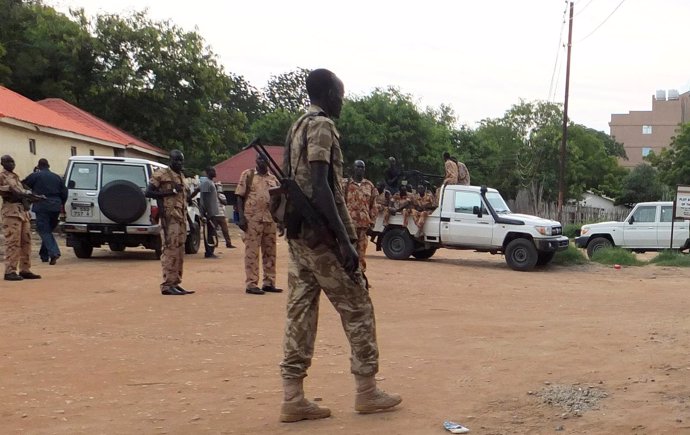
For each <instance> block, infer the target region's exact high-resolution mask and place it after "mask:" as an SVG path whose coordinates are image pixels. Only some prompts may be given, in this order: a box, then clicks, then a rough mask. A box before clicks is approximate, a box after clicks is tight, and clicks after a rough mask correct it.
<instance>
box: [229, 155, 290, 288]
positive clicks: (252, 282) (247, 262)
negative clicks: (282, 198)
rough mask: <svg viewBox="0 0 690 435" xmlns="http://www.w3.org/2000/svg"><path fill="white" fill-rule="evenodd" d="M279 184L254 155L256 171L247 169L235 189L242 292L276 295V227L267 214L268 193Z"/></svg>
mask: <svg viewBox="0 0 690 435" xmlns="http://www.w3.org/2000/svg"><path fill="white" fill-rule="evenodd" d="M279 185H280V182H279V181H278V179H277V178H276V177H275V176H274V175H273V174H270V173H269V172H268V160H267V158H266V157H265V156H263V155H261V154H259V155H257V156H256V169H247V170H245V171H244V172H242V175H240V182H239V184H238V185H237V189H235V195H237V212H238V213H239V215H240V220H239V222H238V226H239V227H240V229H242V231H244V271H245V274H246V276H247V280H246V281H245V291H246V292H247V293H249V294H253V295H262V294H264V293H266V292H271V293H280V292H282V291H283V289H280V288H276V286H275V283H276V231H277V228H276V224H275V222H273V218H272V217H271V212H270V203H271V198H270V196H269V193H268V191H269V190H270V189H272V188H274V187H277V186H279ZM259 250H261V262H262V263H263V267H264V279H263V287H261V288H259V287H258V285H259Z"/></svg>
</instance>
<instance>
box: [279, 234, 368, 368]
mask: <svg viewBox="0 0 690 435" xmlns="http://www.w3.org/2000/svg"><path fill="white" fill-rule="evenodd" d="M288 245H289V252H290V263H289V266H288V288H289V292H288V300H287V322H286V325H285V339H284V341H283V351H284V359H283V361H282V362H281V363H280V368H281V375H282V377H283V378H284V379H300V378H303V377H305V376H307V369H308V368H309V366H311V360H312V356H313V355H314V341H315V340H316V329H317V325H318V319H319V298H320V296H321V290H322V289H323V292H324V293H325V294H326V297H328V299H329V300H330V301H331V304H333V307H334V308H335V310H336V311H337V312H338V314H339V315H340V319H341V322H342V325H343V329H344V330H345V335H346V336H347V339H348V341H349V342H350V371H351V372H352V373H353V374H356V375H360V376H373V375H374V374H376V373H377V372H378V369H379V351H378V346H377V344H376V319H375V316H374V306H373V305H372V303H371V299H370V298H369V291H368V290H367V287H366V283H365V282H364V279H363V277H362V274H361V272H360V271H359V270H358V271H357V272H356V275H355V278H356V281H355V280H353V279H352V278H351V277H349V276H348V275H347V274H346V273H345V269H343V267H342V266H341V264H340V262H339V261H338V258H337V257H336V255H335V253H334V252H333V251H332V250H331V249H330V248H328V247H327V246H325V245H319V246H317V247H316V248H314V249H311V248H309V247H307V246H306V244H305V243H304V242H303V241H302V240H288Z"/></svg>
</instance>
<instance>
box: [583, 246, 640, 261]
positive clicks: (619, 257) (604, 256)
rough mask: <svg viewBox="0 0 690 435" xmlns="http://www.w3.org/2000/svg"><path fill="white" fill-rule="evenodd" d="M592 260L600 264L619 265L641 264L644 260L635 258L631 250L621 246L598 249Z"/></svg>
mask: <svg viewBox="0 0 690 435" xmlns="http://www.w3.org/2000/svg"><path fill="white" fill-rule="evenodd" d="M592 261H594V262H595V263H601V264H609V265H614V264H620V265H621V266H642V265H644V264H645V263H644V261H640V260H638V259H637V257H636V256H635V254H633V253H632V252H630V251H628V250H626V249H621V248H616V247H612V248H606V249H600V250H598V251H596V252H595V253H594V255H593V256H592Z"/></svg>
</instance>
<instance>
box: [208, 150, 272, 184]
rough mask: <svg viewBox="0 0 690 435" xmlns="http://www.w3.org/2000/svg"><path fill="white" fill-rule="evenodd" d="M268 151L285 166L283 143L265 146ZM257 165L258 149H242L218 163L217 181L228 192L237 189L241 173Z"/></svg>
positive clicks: (216, 167)
mask: <svg viewBox="0 0 690 435" xmlns="http://www.w3.org/2000/svg"><path fill="white" fill-rule="evenodd" d="M265 148H266V152H268V154H269V155H270V156H271V158H273V160H274V161H275V162H276V163H278V165H279V166H280V167H281V168H282V166H283V150H284V149H285V147H283V146H282V145H278V146H276V145H268V146H266V147H265ZM255 167H256V151H254V150H253V149H246V150H242V151H240V152H239V153H237V154H235V155H234V156H232V157H230V158H229V159H227V160H224V161H222V162H220V163H218V164H217V165H216V166H214V168H215V169H216V181H217V182H220V183H221V184H222V185H223V190H224V191H226V192H229V191H233V192H234V191H235V187H237V184H238V183H239V182H240V175H242V171H244V170H245V169H251V168H255Z"/></svg>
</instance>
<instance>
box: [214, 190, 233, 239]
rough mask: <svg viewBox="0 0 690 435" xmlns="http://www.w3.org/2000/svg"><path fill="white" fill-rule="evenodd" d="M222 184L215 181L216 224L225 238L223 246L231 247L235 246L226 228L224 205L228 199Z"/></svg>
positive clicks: (226, 220)
mask: <svg viewBox="0 0 690 435" xmlns="http://www.w3.org/2000/svg"><path fill="white" fill-rule="evenodd" d="M222 190H223V185H222V184H221V183H220V182H217V183H216V191H218V215H217V216H216V224H218V226H219V227H220V231H221V232H222V233H223V238H224V239H225V247H226V248H228V249H233V248H235V246H234V245H233V244H232V240H231V239H230V229H229V228H228V217H227V216H226V215H225V206H226V205H228V199H227V197H226V196H225V194H224V193H223V191H222Z"/></svg>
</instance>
